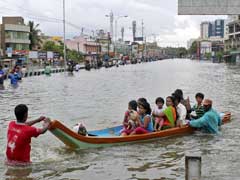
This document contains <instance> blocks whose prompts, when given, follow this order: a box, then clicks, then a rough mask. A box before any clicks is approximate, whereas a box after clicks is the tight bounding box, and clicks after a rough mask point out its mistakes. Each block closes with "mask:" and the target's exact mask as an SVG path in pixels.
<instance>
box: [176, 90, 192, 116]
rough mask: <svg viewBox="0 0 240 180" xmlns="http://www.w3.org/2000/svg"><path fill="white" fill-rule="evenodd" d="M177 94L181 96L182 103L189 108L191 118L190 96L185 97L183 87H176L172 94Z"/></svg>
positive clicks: (188, 112) (188, 113)
mask: <svg viewBox="0 0 240 180" xmlns="http://www.w3.org/2000/svg"><path fill="white" fill-rule="evenodd" d="M174 95H177V96H179V97H180V98H181V103H182V104H183V105H184V106H185V107H186V109H187V116H186V118H187V119H190V113H191V105H190V100H189V97H188V98H187V99H184V97H183V91H182V90H181V89H176V90H175V91H174V93H172V96H174Z"/></svg>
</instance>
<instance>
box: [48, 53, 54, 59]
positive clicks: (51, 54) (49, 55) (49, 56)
mask: <svg viewBox="0 0 240 180" xmlns="http://www.w3.org/2000/svg"><path fill="white" fill-rule="evenodd" d="M47 58H48V59H53V52H52V51H48V52H47Z"/></svg>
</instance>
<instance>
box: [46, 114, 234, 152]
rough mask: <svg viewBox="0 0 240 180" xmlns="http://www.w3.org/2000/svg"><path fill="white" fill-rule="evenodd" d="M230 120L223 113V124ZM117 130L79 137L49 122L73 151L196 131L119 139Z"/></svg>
mask: <svg viewBox="0 0 240 180" xmlns="http://www.w3.org/2000/svg"><path fill="white" fill-rule="evenodd" d="M230 119H231V114H230V113H225V114H223V115H222V120H223V123H227V122H229V121H230ZM119 128H120V126H118V127H114V128H108V129H105V130H100V131H92V132H91V133H94V132H95V133H97V132H99V134H104V133H105V136H81V135H79V134H77V133H75V132H74V131H72V130H71V129H69V128H67V127H66V126H65V125H64V124H62V123H61V122H59V121H58V120H54V121H52V122H51V126H50V128H49V130H50V131H51V133H52V134H54V135H55V136H56V137H57V138H58V139H59V140H61V141H62V142H63V143H64V144H65V145H67V146H68V147H70V148H73V149H86V148H98V147H108V146H113V145H121V144H126V143H132V142H138V141H146V140H151V139H156V138H163V137H171V136H179V135H184V134H191V133H193V132H194V131H195V130H196V129H194V128H192V127H189V126H184V127H182V128H179V127H176V128H171V129H167V130H163V131H158V132H152V133H148V134H141V135H132V136H124V137H121V136H117V134H116V131H117V130H118V129H119ZM107 131H109V136H106V134H107V133H106V132H107ZM114 132H115V133H114ZM99 134H98V135H99ZM111 134H112V135H111Z"/></svg>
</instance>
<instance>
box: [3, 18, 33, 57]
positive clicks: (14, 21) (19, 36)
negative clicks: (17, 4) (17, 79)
mask: <svg viewBox="0 0 240 180" xmlns="http://www.w3.org/2000/svg"><path fill="white" fill-rule="evenodd" d="M0 31H1V32H0V34H1V41H0V42H1V43H0V44H1V49H2V53H3V54H2V55H6V54H7V50H8V51H9V52H10V51H11V54H12V55H13V56H18V55H25V54H27V53H28V50H29V44H30V40H29V33H30V28H29V26H27V25H25V24H24V19H23V18H22V17H2V24H1V25H0Z"/></svg>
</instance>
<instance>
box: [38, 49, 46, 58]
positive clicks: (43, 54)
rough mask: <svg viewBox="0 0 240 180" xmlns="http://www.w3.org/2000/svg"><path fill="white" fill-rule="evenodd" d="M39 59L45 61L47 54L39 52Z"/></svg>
mask: <svg viewBox="0 0 240 180" xmlns="http://www.w3.org/2000/svg"><path fill="white" fill-rule="evenodd" d="M38 58H39V59H47V52H43V51H40V52H38Z"/></svg>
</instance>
